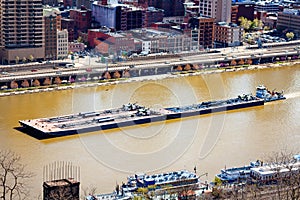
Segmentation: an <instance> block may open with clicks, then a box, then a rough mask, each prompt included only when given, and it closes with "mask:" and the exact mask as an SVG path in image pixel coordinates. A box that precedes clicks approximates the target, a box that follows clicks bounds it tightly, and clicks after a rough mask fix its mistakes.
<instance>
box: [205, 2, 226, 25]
mask: <svg viewBox="0 0 300 200" xmlns="http://www.w3.org/2000/svg"><path fill="white" fill-rule="evenodd" d="M199 13H200V15H202V16H207V17H211V18H215V20H216V22H227V23H229V22H230V21H231V1H228V0H200V2H199Z"/></svg>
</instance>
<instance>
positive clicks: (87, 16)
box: [70, 7, 92, 39]
mask: <svg viewBox="0 0 300 200" xmlns="http://www.w3.org/2000/svg"><path fill="white" fill-rule="evenodd" d="M70 19H73V20H74V21H75V23H74V37H75V39H77V38H78V31H81V32H87V30H88V29H89V28H90V27H91V21H92V11H91V10H87V9H86V8H85V7H82V8H81V9H71V10H70Z"/></svg>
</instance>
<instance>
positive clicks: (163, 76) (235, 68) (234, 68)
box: [0, 60, 300, 97]
mask: <svg viewBox="0 0 300 200" xmlns="http://www.w3.org/2000/svg"><path fill="white" fill-rule="evenodd" d="M297 64H300V60H293V61H285V62H282V63H265V64H259V65H249V66H247V67H243V66H231V67H227V68H206V69H200V70H198V71H177V72H169V73H167V74H160V75H150V76H140V77H132V78H125V79H116V80H111V81H110V80H107V81H105V82H90V83H72V84H68V85H63V86H55V85H51V86H44V87H45V88H36V89H34V88H30V89H26V88H23V90H21V91H17V90H18V89H15V90H13V91H11V92H0V97H5V96H14V95H22V94H33V93H40V92H52V91H60V90H69V89H76V88H85V87H99V86H107V85H116V84H126V83H132V82H137V81H138V82H144V81H155V80H162V79H168V78H180V77H186V76H199V75H203V74H214V73H225V72H236V71H248V70H260V69H267V68H279V67H286V66H294V65H297ZM6 91H8V90H6Z"/></svg>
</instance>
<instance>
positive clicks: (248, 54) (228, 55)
mask: <svg viewBox="0 0 300 200" xmlns="http://www.w3.org/2000/svg"><path fill="white" fill-rule="evenodd" d="M299 45H300V41H298V42H294V44H289V45H287V46H279V47H269V48H263V49H248V48H247V47H244V46H242V47H238V48H223V49H217V50H218V52H214V53H207V52H199V53H198V54H196V55H193V54H192V55H186V54H176V55H173V56H171V57H169V58H165V57H164V58H161V57H160V56H151V59H149V58H148V59H146V58H147V57H145V58H144V59H141V60H138V59H136V60H131V61H126V62H120V63H116V64H108V65H106V64H103V63H99V62H98V61H99V58H90V57H85V58H77V59H75V61H74V62H75V68H64V67H58V68H57V63H56V65H55V64H53V66H54V65H55V66H56V68H55V69H53V68H52V67H50V68H38V67H37V66H34V68H35V69H36V70H34V71H32V70H31V69H27V70H24V68H23V70H19V71H15V70H14V72H9V74H1V75H0V82H6V81H10V80H14V79H15V80H20V79H30V78H41V77H47V76H48V77H49V76H51V77H53V76H63V75H65V76H68V75H72V74H73V75H74V74H86V73H87V72H90V71H91V70H93V71H95V72H99V73H102V72H104V71H105V70H106V67H108V68H109V70H111V71H116V70H120V71H121V70H125V69H128V68H130V67H132V66H134V68H139V69H144V68H160V67H167V66H170V67H171V66H177V65H185V64H187V63H189V64H203V63H204V64H205V63H206V64H207V63H211V64H213V63H220V62H222V61H230V60H233V59H234V60H237V61H238V60H240V59H249V58H251V59H258V58H266V57H280V56H292V55H299V53H300V50H299V48H298V46H299ZM57 62H59V61H57ZM60 62H61V61H60ZM63 62H70V63H71V62H72V61H71V60H64V61H63ZM53 63H55V62H53ZM7 70H8V71H9V68H7Z"/></svg>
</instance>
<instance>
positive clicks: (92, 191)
mask: <svg viewBox="0 0 300 200" xmlns="http://www.w3.org/2000/svg"><path fill="white" fill-rule="evenodd" d="M96 191H97V188H96V187H95V186H89V187H86V188H83V189H82V192H83V194H82V195H81V199H86V197H87V196H89V195H95V194H96Z"/></svg>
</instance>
